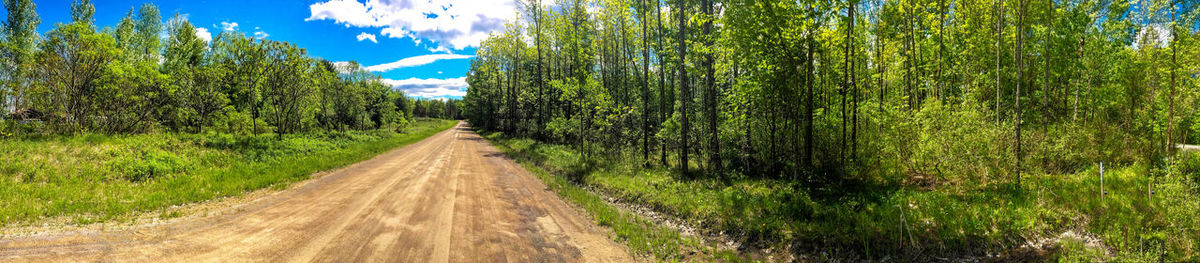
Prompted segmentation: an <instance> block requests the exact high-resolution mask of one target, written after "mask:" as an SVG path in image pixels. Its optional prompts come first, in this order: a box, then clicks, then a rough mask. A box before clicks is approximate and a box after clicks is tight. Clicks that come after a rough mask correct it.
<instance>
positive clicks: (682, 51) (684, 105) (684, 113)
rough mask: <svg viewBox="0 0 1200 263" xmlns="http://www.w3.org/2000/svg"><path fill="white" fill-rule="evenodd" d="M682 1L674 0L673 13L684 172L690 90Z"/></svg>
mask: <svg viewBox="0 0 1200 263" xmlns="http://www.w3.org/2000/svg"><path fill="white" fill-rule="evenodd" d="M684 2H685V1H684V0H676V3H678V6H677V7H676V9H675V13H676V14H678V15H679V18H678V19H679V43H678V44H679V114H680V120H681V125H682V127H681V128H680V129H679V132H680V135H679V137H680V139H679V142H680V147H679V166H680V167H681V169H683V171H684V172H685V173H686V172H687V171H688V130H690V129H691V126H690V124H689V123H688V112H689V111H691V110H690V109H688V104H689V103H690V102H691V100H692V90H691V88H690V87H689V86H688V84H690V83H688V82H689V80H688V73H687V39H685V38H684V36H685V35H687V21H688V19H687V17H686V14H687V6H686V5H685V4H684Z"/></svg>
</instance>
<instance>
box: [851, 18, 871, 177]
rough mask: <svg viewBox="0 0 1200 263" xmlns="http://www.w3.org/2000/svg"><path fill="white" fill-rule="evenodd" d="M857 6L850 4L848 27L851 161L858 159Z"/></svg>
mask: <svg viewBox="0 0 1200 263" xmlns="http://www.w3.org/2000/svg"><path fill="white" fill-rule="evenodd" d="M857 8H858V1H857V0H852V1H851V4H850V28H848V30H850V35H851V38H850V40H851V41H850V59H851V60H850V61H851V65H850V88H851V95H852V96H854V101H853V102H852V105H851V106H850V108H851V112H852V113H851V115H853V118H851V119H850V160H851V161H856V160H857V159H858V74H857V73H858V71H857V69H858V66H859V65H858V64H859V61H858V56H857V55H858V48H857V47H855V46H854V38H853V35H854V22H855V20H854V19H855V18H854V15H855V13H857ZM868 82H869V81H868Z"/></svg>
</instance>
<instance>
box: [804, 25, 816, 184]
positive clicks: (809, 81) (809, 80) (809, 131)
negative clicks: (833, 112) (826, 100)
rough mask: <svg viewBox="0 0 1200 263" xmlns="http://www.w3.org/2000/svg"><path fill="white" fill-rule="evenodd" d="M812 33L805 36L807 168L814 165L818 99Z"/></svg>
mask: <svg viewBox="0 0 1200 263" xmlns="http://www.w3.org/2000/svg"><path fill="white" fill-rule="evenodd" d="M812 35H813V30H812V29H809V30H808V34H805V36H806V40H805V44H806V46H807V47H806V48H805V52H806V53H807V55H805V56H804V63H805V64H806V65H807V67H806V69H807V74H806V75H807V76H806V77H805V80H806V81H805V85H807V86H808V87H807V91H806V93H807V94H808V99H807V100H806V101H807V102H808V103H807V104H808V105H806V106H807V107H805V108H806V111H807V112H806V115H808V116H806V119H807V122H805V123H804V125H805V126H806V127H805V128H804V166H805V167H807V168H812V167H813V111H814V109H813V107H814V106H815V104H816V103H815V101H814V100H815V99H816V97H814V94H813V84H814V83H813V82H815V81H816V79H815V78H814V76H813V71H815V70H816V67H815V66H813V59H814V58H813V49H814V48H815V47H814V46H815V44H816V43H815V42H814V41H813V37H812Z"/></svg>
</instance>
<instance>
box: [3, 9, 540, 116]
mask: <svg viewBox="0 0 1200 263" xmlns="http://www.w3.org/2000/svg"><path fill="white" fill-rule="evenodd" d="M71 2H72V0H34V3H35V4H37V12H38V15H40V16H41V19H42V23H41V25H40V26H39V27H38V31H40V32H41V33H45V32H47V31H50V30H51V29H53V28H54V26H55V24H58V23H68V22H70V19H71V14H70V4H71ZM146 2H150V3H153V4H155V5H157V6H158V8H159V10H160V11H161V12H162V16H163V21H164V23H166V20H169V19H170V18H171V17H172V16H174V15H175V14H179V15H181V16H186V17H187V19H188V20H189V21H190V22H191V23H192V24H193V25H195V26H196V27H197V28H198V32H197V34H198V35H200V36H201V38H208V39H211V37H212V36H216V35H217V34H219V33H220V32H221V31H225V30H234V31H239V32H242V33H245V34H246V35H252V36H256V37H259V38H266V39H271V40H279V41H287V42H291V43H294V44H296V45H297V46H299V47H302V48H305V49H306V50H307V51H308V54H309V55H310V56H313V57H318V58H323V59H326V60H329V61H335V62H346V61H356V62H358V63H359V64H361V65H363V67H365V68H366V69H368V70H370V71H373V72H375V73H377V74H379V75H380V76H382V77H383V78H384V81H385V82H386V83H388V84H390V85H392V86H394V87H396V88H397V89H400V90H403V91H405V93H406V94H408V95H409V96H412V97H419V98H461V97H462V96H463V95H464V94H465V93H466V88H467V85H466V79H465V76H466V72H467V68H468V66H469V65H470V59H471V58H473V56H474V54H475V49H476V47H478V45H479V42H480V41H482V40H483V39H485V38H487V36H488V34H490V33H491V32H492V31H495V30H501V29H503V27H504V22H505V21H506V20H511V19H513V18H514V17H516V14H517V13H516V12H517V9H516V8H517V6H516V3H515V2H514V1H511V0H321V1H318V0H304V1H290V0H179V1H147V0H136V1H135V0H93V1H92V3H93V4H95V6H96V16H95V17H96V25H98V26H99V27H107V26H114V25H116V24H117V22H119V21H120V20H121V18H122V17H124V16H125V14H126V13H127V12H129V11H130V8H134V7H137V6H140V5H141V4H142V3H146ZM7 13H8V11H7V10H2V9H0V16H6V15H7Z"/></svg>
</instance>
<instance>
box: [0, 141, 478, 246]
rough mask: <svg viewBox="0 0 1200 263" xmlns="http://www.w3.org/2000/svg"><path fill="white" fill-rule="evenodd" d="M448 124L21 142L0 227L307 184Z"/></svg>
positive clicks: (13, 152)
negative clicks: (322, 174)
mask: <svg viewBox="0 0 1200 263" xmlns="http://www.w3.org/2000/svg"><path fill="white" fill-rule="evenodd" d="M454 123H455V122H454V121H449V120H425V121H419V122H416V123H414V124H413V125H411V126H410V128H409V129H407V130H405V131H404V132H402V133H397V132H394V131H390V130H375V131H348V132H327V133H308V134H289V135H284V136H282V137H276V136H275V135H261V136H250V135H230V134H216V133H209V134H174V133H159V134H140V135H111V136H110V135H97V134H85V135H75V136H37V137H15V138H9V139H6V140H5V143H3V144H0V226H12V225H24V224H33V223H36V222H38V221H39V220H43V219H47V218H53V217H69V218H73V219H74V220H73V223H90V222H99V221H108V220H121V219H127V218H131V216H133V215H136V214H138V213H144V212H152V211H159V212H160V213H162V214H163V215H165V216H169V217H174V216H178V215H172V214H170V213H168V212H165V209H166V208H168V207H171V206H175V205H183V204H188V203H194V202H199V201H205V200H211V199H215V198H221V197H230V196H238V195H241V194H244V193H247V192H250V191H254V190H258V189H263V188H266V187H272V186H273V187H275V188H276V189H283V188H284V187H286V186H287V185H288V184H289V183H292V182H296V181H300V180H304V179H306V178H308V176H309V175H310V174H312V173H313V172H317V171H322V170H329V169H333V168H337V167H340V166H344V165H347V164H351V163H355V162H358V161H362V160H365V159H368V158H370V157H372V156H375V155H377V154H379V153H382V152H384V151H387V150H389V149H394V148H396V147H399V146H403V145H407V144H409V143H413V142H416V141H419V140H421V139H424V138H426V137H428V136H431V135H433V134H435V133H437V132H440V131H442V130H445V129H448V128H450V127H452V126H453V125H454Z"/></svg>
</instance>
